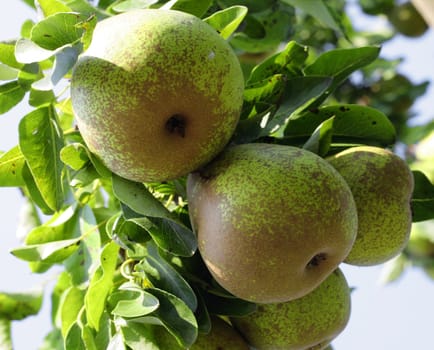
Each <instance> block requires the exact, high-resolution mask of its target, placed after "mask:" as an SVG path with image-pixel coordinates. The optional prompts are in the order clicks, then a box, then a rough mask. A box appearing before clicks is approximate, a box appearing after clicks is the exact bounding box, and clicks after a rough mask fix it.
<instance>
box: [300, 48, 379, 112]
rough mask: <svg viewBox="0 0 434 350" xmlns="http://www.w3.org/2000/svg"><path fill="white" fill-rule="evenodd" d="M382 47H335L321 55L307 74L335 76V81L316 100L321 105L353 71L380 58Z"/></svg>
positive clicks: (316, 104) (310, 66)
mask: <svg viewBox="0 0 434 350" xmlns="http://www.w3.org/2000/svg"><path fill="white" fill-rule="evenodd" d="M379 54H380V47H377V46H367V47H360V48H351V49H335V50H331V51H328V52H325V53H323V54H322V55H320V56H319V57H318V58H317V59H316V60H315V61H314V62H313V63H312V64H311V65H309V66H307V67H306V68H305V70H304V72H305V74H306V75H308V76H309V75H324V76H329V77H333V83H332V84H331V85H330V87H329V89H327V91H325V92H324V94H323V95H322V97H321V98H320V99H318V100H317V101H315V102H316V103H315V106H319V105H320V104H321V102H323V101H324V100H325V99H326V98H327V97H328V96H329V95H330V94H331V93H332V92H333V91H334V90H335V89H336V87H337V86H338V85H340V84H341V83H342V82H343V81H344V80H345V79H347V78H348V77H349V76H350V74H351V73H353V72H355V71H356V70H358V69H360V68H362V67H364V66H367V65H368V64H370V63H372V62H373V61H374V60H375V59H377V58H378V55H379Z"/></svg>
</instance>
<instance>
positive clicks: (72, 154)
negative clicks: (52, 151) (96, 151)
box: [60, 142, 89, 170]
mask: <svg viewBox="0 0 434 350" xmlns="http://www.w3.org/2000/svg"><path fill="white" fill-rule="evenodd" d="M60 159H61V160H62V162H63V163H65V164H66V165H68V166H69V167H70V168H72V169H74V170H79V169H81V168H83V167H84V166H85V165H86V164H87V163H88V162H89V156H88V153H87V148H86V147H85V146H84V145H82V144H81V143H78V142H74V143H71V144H69V145H67V146H65V147H63V148H62V149H61V151H60Z"/></svg>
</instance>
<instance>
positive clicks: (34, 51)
mask: <svg viewBox="0 0 434 350" xmlns="http://www.w3.org/2000/svg"><path fill="white" fill-rule="evenodd" d="M55 53H56V51H53V50H46V49H44V48H42V47H40V46H38V45H36V44H35V43H34V42H33V41H31V40H30V39H26V38H22V39H20V40H18V41H17V43H16V45H15V56H16V58H17V61H18V62H20V63H33V62H41V61H44V60H46V59H48V58H50V57H51V56H53V55H54V54H55Z"/></svg>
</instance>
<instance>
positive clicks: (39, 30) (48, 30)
mask: <svg viewBox="0 0 434 350" xmlns="http://www.w3.org/2000/svg"><path fill="white" fill-rule="evenodd" d="M86 19H87V16H85V15H82V14H80V13H74V12H64V13H55V14H53V15H50V16H48V17H47V18H45V19H43V20H42V21H40V22H38V23H36V24H35V25H34V26H33V29H32V32H31V37H30V40H31V41H33V42H34V43H35V44H36V45H38V46H40V47H42V48H43V49H46V50H51V51H54V50H56V49H58V48H60V47H63V46H65V45H69V44H74V43H76V42H78V41H79V40H80V38H81V36H82V35H83V29H82V28H80V27H79V26H78V24H79V23H81V22H84V21H86Z"/></svg>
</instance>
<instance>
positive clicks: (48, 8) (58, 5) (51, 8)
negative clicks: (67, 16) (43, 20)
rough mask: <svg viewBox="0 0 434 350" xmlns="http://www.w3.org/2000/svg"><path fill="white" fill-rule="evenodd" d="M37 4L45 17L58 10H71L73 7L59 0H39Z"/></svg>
mask: <svg viewBox="0 0 434 350" xmlns="http://www.w3.org/2000/svg"><path fill="white" fill-rule="evenodd" d="M35 4H36V6H37V7H38V9H39V11H41V12H42V14H43V15H44V17H48V16H51V15H54V14H56V13H58V12H71V9H70V8H69V7H68V6H66V5H65V4H64V3H63V2H62V1H59V0H37V1H35Z"/></svg>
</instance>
